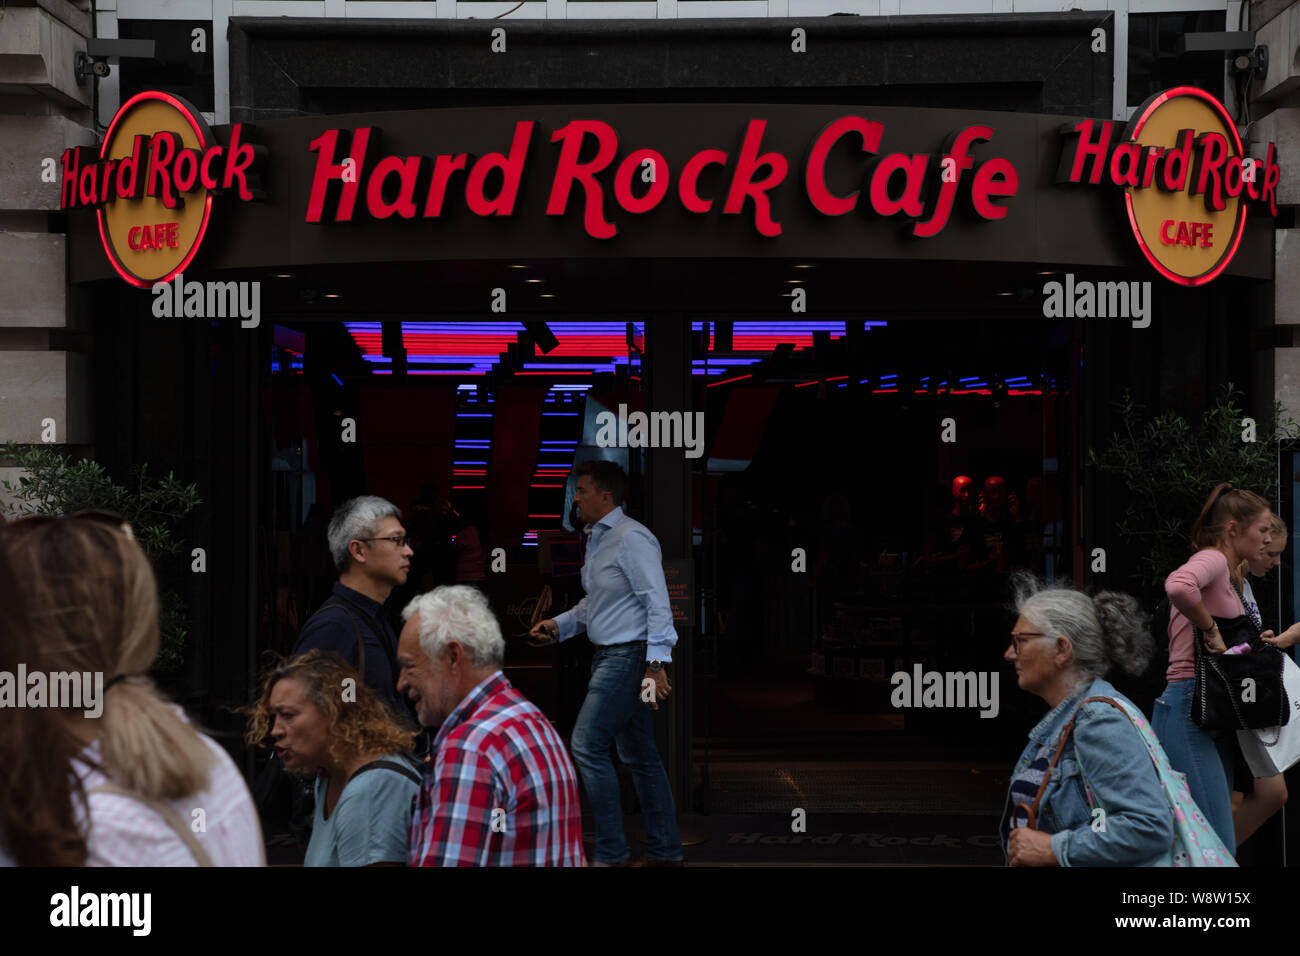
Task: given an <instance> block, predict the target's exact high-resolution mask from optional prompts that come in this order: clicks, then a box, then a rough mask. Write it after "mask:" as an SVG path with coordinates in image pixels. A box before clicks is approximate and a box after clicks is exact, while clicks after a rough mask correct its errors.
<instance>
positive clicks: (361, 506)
mask: <svg viewBox="0 0 1300 956" xmlns="http://www.w3.org/2000/svg"><path fill="white" fill-rule="evenodd" d="M401 514H402V513H401V511H399V510H398V509H397V507H396V506H395V505H393V504H392V503H391V502H388V501H385V500H384V499H383V498H377V497H375V496H373V495H363V496H362V497H360V498H353V499H352V500H351V501H347V502H344V503H343V504H342V505H341V506H340V507H339V509H338V510H337V511H336V512H335V513H334V517H333V518H331V519H330V524H329V530H328V531H327V532H326V536H327V538H328V540H329V547H330V555H331V556H332V557H333V558H334V565H335V567H337V568H338V570H339V579H338V581H337V583H335V585H334V592H333V594H332V595H331V596H330V599H329V600H328V601H326V602H325V603H324V604H322V605H321V607H320V608H319V609H318V610H317V611H316V613H315V614H313V615H312V616H311V617H310V618H308V620H307V623H305V624H304V625H303V626H302V631H301V633H300V634H299V637H298V643H297V644H295V645H294V648H293V653H294V654H303V653H305V652H307V651H310V650H312V649H313V648H318V649H320V650H322V651H333V652H334V653H336V654H338V655H339V656H340V657H342V658H343V659H344V660H346V661H348V662H349V663H351V664H352V666H353V667H355V668H356V669H357V671H358V672H359V673H360V674H361V676H362V678H363V679H364V680H365V682H366V683H367V684H369V685H370V686H371V687H372V688H374V690H375V692H376V693H378V694H379V695H380V696H381V697H382V698H383V699H384V700H385V701H387V702H388V704H389V706H390V707H391V708H392V709H393V713H394V714H396V715H397V716H398V718H399V719H402V720H405V721H406V722H407V723H413V722H412V721H411V711H410V707H409V706H408V704H407V703H406V701H405V700H404V699H403V698H402V696H401V695H400V694H399V693H398V692H397V676H398V666H397V634H396V633H395V632H394V631H393V625H392V623H391V622H390V621H389V618H388V614H387V612H386V611H385V610H384V602H385V601H387V600H388V596H389V595H390V594H392V593H393V589H394V588H395V587H397V586H398V585H400V584H405V583H406V575H407V573H408V572H409V571H410V569H411V555H412V551H411V548H410V546H409V545H408V544H407V541H406V531H405V530H404V529H403V528H402V521H401Z"/></svg>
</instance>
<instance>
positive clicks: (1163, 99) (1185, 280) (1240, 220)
mask: <svg viewBox="0 0 1300 956" xmlns="http://www.w3.org/2000/svg"><path fill="white" fill-rule="evenodd" d="M1176 96H1192V97H1197V98H1200V99H1202V100H1204V101H1205V102H1206V103H1207V104H1209V106H1210V107H1211V108H1212V109H1214V110H1215V111H1217V113H1218V115H1219V118H1220V119H1221V120H1223V125H1224V126H1225V127H1226V128H1227V129H1228V131H1229V132H1231V133H1232V142H1233V145H1235V146H1236V148H1237V155H1238V156H1239V157H1242V158H1245V155H1246V154H1245V151H1244V150H1243V149H1242V147H1241V137H1240V136H1239V135H1237V127H1236V124H1234V123H1233V122H1232V117H1230V116H1229V115H1228V111H1227V109H1225V108H1224V106H1223V104H1222V103H1220V102H1219V101H1218V100H1217V99H1216V98H1215V97H1214V96H1213V95H1212V94H1210V93H1207V92H1206V91H1205V90H1202V89H1200V88H1199V87H1195V86H1175V87H1173V88H1172V89H1168V90H1165V91H1164V92H1163V93H1160V94H1159V95H1157V96H1155V97H1154V98H1153V99H1152V100H1151V102H1150V103H1148V104H1147V106H1146V109H1144V110H1143V111H1142V115H1141V116H1139V117H1137V118H1136V119H1134V120H1132V121H1130V123H1129V129H1128V131H1127V134H1126V138H1127V139H1128V140H1132V141H1136V140H1137V137H1138V134H1139V133H1141V132H1142V127H1143V126H1145V125H1146V122H1147V120H1149V119H1150V118H1151V115H1152V114H1153V113H1154V112H1155V111H1156V110H1157V109H1159V108H1160V107H1161V106H1163V105H1164V104H1165V103H1167V102H1169V101H1170V100H1171V99H1173V98H1174V97H1176ZM1190 175H1191V172H1190V170H1189V172H1188V176H1189V178H1190ZM1236 199H1237V222H1236V224H1235V225H1234V226H1233V233H1232V246H1231V248H1230V249H1228V251H1227V252H1225V253H1224V254H1223V256H1222V257H1221V258H1220V259H1219V261H1218V262H1217V263H1215V264H1214V265H1213V266H1211V267H1210V269H1209V270H1208V271H1207V272H1203V273H1201V274H1200V275H1198V276H1181V275H1179V274H1178V273H1176V272H1174V271H1172V270H1171V269H1170V268H1169V267H1168V266H1166V265H1164V264H1163V263H1162V262H1160V260H1159V259H1157V258H1156V255H1155V253H1153V252H1152V251H1151V249H1150V247H1148V246H1147V243H1146V240H1145V239H1143V238H1142V230H1141V229H1140V228H1138V223H1137V215H1136V213H1134V211H1133V190H1132V189H1125V190H1124V207H1125V209H1126V211H1127V212H1128V221H1129V226H1130V227H1131V228H1132V230H1133V236H1134V238H1136V239H1137V242H1138V248H1140V249H1141V250H1142V254H1143V255H1144V256H1146V257H1147V261H1148V262H1149V263H1151V265H1152V266H1154V267H1155V269H1156V271H1157V272H1159V273H1160V274H1161V275H1162V276H1164V277H1165V278H1166V279H1168V280H1169V281H1171V282H1177V283H1178V284H1179V285H1187V286H1198V285H1205V283H1207V282H1210V281H1211V280H1213V279H1215V278H1217V277H1218V275H1219V273H1221V272H1223V270H1224V269H1226V268H1227V267H1228V263H1230V262H1231V261H1232V259H1233V257H1234V256H1235V255H1236V254H1237V247H1238V246H1240V245H1241V237H1242V235H1243V234H1244V233H1245V231H1246V200H1245V198H1244V197H1243V196H1238V197H1236Z"/></svg>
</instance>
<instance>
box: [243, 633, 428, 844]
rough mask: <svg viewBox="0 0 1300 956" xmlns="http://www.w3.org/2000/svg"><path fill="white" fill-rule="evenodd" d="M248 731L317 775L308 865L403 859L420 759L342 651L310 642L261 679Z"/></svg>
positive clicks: (253, 739)
mask: <svg viewBox="0 0 1300 956" xmlns="http://www.w3.org/2000/svg"><path fill="white" fill-rule="evenodd" d="M247 712H248V714H249V722H248V732H247V734H246V740H247V741H248V743H250V744H252V745H254V746H256V745H258V744H261V743H264V742H265V741H266V739H267V738H268V737H269V738H270V740H271V743H272V745H273V746H274V748H275V753H276V755H277V756H278V757H279V758H280V759H281V760H282V761H284V766H285V767H286V768H288V769H289V770H290V771H291V772H295V773H297V774H299V775H300V776H306V777H309V778H312V779H314V781H315V796H316V811H315V819H314V821H313V824H312V831H311V842H310V843H308V845H307V857H306V859H305V860H304V865H306V866H404V865H405V864H406V858H407V852H408V846H409V841H410V830H411V809H412V802H413V801H414V799H415V795H416V793H417V792H418V791H419V787H420V774H421V772H422V771H423V764H421V763H420V761H418V760H416V759H415V758H413V757H411V755H410V754H411V750H412V749H413V746H414V742H413V737H412V732H411V731H410V729H408V728H406V727H404V726H402V725H401V724H400V723H398V721H397V720H396V719H395V717H394V716H393V714H392V712H391V711H390V710H389V709H388V708H387V707H386V706H385V705H384V703H383V701H382V700H381V699H380V697H379V695H378V694H376V693H375V691H374V690H372V689H371V688H370V687H368V686H367V685H366V684H365V683H364V682H363V681H362V680H361V679H360V676H359V675H358V674H357V672H356V671H354V670H353V669H352V668H351V667H350V666H349V665H348V664H347V663H346V662H345V661H344V660H343V659H342V658H341V657H339V656H338V655H337V654H332V653H329V652H322V651H318V650H313V651H308V652H307V653H306V654H301V655H299V656H298V657H294V658H290V659H289V660H287V661H285V662H284V663H282V664H281V665H280V666H278V667H276V668H275V669H274V670H273V671H271V672H270V673H269V674H267V675H266V677H265V678H264V679H263V681H262V689H261V693H260V694H259V695H258V700H257V702H256V703H255V704H253V705H252V706H251V707H249V708H248V709H247Z"/></svg>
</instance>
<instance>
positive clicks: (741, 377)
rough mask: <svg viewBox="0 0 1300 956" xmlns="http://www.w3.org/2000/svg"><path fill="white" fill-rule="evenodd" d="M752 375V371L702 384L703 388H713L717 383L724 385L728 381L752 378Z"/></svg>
mask: <svg viewBox="0 0 1300 956" xmlns="http://www.w3.org/2000/svg"><path fill="white" fill-rule="evenodd" d="M753 377H754V376H753V374H752V373H751V374H749V375H737V376H736V377H735V378H724V379H723V380H722V381H720V382H709V384H708V385H706V386H704V387H705V388H715V387H716V386H718V385H726V384H727V383H728V382H739V381H742V380H743V379H747V378H753Z"/></svg>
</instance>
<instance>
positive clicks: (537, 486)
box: [528, 485, 564, 488]
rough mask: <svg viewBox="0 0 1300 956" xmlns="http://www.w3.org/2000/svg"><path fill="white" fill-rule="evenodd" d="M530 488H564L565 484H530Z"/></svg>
mask: <svg viewBox="0 0 1300 956" xmlns="http://www.w3.org/2000/svg"><path fill="white" fill-rule="evenodd" d="M528 487H529V488H563V487H564V485H529V486H528Z"/></svg>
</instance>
